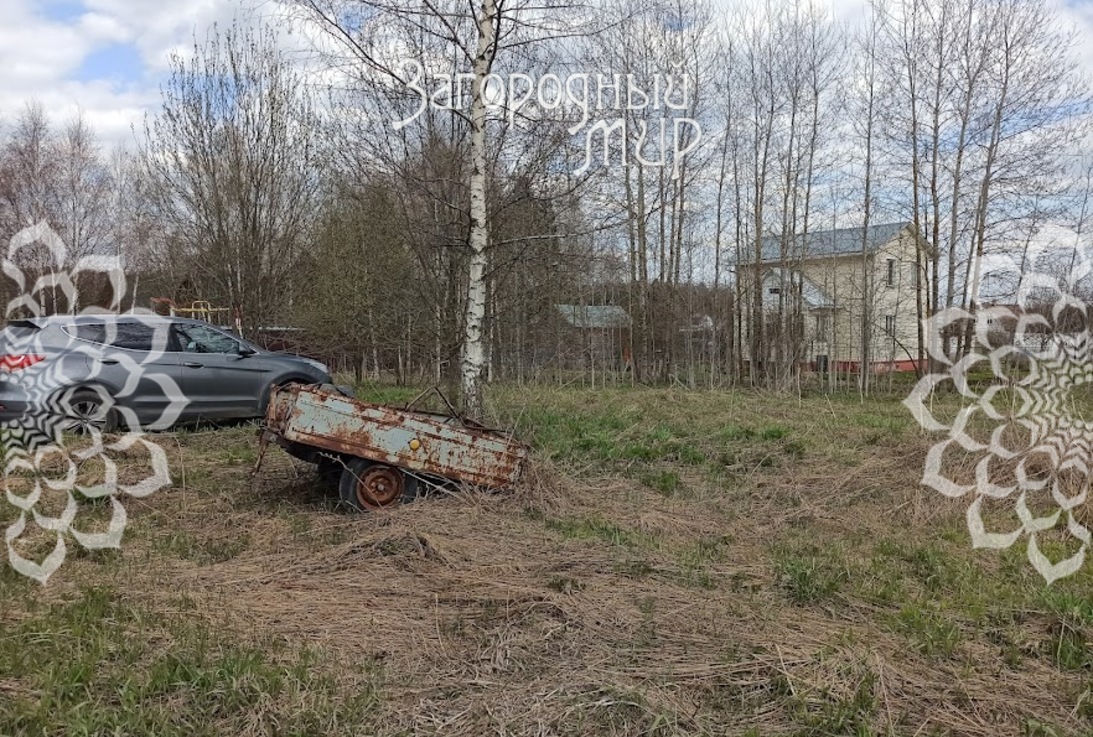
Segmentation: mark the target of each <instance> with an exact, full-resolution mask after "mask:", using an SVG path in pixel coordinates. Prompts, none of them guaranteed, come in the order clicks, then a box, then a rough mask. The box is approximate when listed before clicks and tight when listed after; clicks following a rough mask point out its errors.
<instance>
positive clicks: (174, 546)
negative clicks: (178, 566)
mask: <svg viewBox="0 0 1093 737" xmlns="http://www.w3.org/2000/svg"><path fill="white" fill-rule="evenodd" d="M250 542H251V541H250V535H249V534H247V533H246V532H243V531H241V532H238V533H236V534H233V535H230V536H219V537H208V538H202V537H199V536H198V535H196V534H194V533H192V532H189V531H187V530H168V531H164V532H163V533H162V534H161V535H159V536H158V537H157V538H156V539H155V542H154V544H155V547H156V549H157V550H159V551H160V552H163V553H166V554H168V555H173V556H175V557H177V558H181V559H183V560H190V561H193V562H195V563H198V564H200V565H207V564H211V563H223V562H224V561H227V560H231V559H232V558H235V557H236V556H238V555H239V554H240V553H242V552H243V551H244V550H246V549H247V548H248V547H250Z"/></svg>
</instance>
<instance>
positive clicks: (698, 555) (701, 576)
mask: <svg viewBox="0 0 1093 737" xmlns="http://www.w3.org/2000/svg"><path fill="white" fill-rule="evenodd" d="M728 544H729V536H728V535H722V536H720V537H709V538H699V539H697V540H695V541H694V542H693V543H691V544H689V545H687V546H685V547H683V548H682V549H681V550H679V551H678V552H677V553H676V557H677V559H678V561H679V569H680V577H679V578H680V582H681V583H683V584H684V585H685V586H693V587H696V588H702V589H713V588H716V586H717V582H716V580H715V579H714V577H713V575H712V574H711V573H710V570H709V567H710V564H711V563H715V562H718V561H721V560H724V558H725V552H726V551H725V548H726V547H727V546H728Z"/></svg>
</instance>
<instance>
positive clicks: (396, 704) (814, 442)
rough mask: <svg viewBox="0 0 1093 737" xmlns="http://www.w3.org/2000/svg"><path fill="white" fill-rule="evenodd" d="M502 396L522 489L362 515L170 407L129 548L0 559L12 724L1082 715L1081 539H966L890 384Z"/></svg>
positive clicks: (1091, 689) (6, 708)
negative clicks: (1043, 552)
mask: <svg viewBox="0 0 1093 737" xmlns="http://www.w3.org/2000/svg"><path fill="white" fill-rule="evenodd" d="M365 393H366V394H369V395H370V396H371V397H373V398H377V399H383V400H386V401H398V400H404V399H407V398H409V397H411V396H413V394H414V393H415V392H413V391H411V390H405V391H404V390H392V389H383V388H375V387H370V388H366V392H365ZM489 403H490V407H491V412H492V414H493V417H494V419H495V420H496V421H497V422H498V423H500V424H503V425H505V426H508V427H512V428H515V430H516V432H517V433H518V435H520V436H521V437H523V438H524V439H526V440H528V441H529V442H530V443H531V444H532V446H533V448H534V452H533V461H532V463H531V465H530V468H529V470H528V473H527V475H526V478H525V481H524V482H523V483H522V484H521V486H520V488H518V489H516V490H514V491H512V492H509V493H504V494H497V495H491V494H484V493H477V492H465V493H460V494H446V495H440V496H434V497H432V498H429V499H425V500H421V501H418V502H416V503H414V504H410V505H405V506H403V507H399V508H395V509H391V510H386V511H383V512H381V513H376V514H371V515H359V516H350V515H347V514H344V513H342V512H340V511H339V510H338V509H337V507H336V505H335V503H334V500H333V499H332V498H331V497H330V496H328V495H327V493H326V492H325V490H324V488H323V487H322V485H321V484H320V482H319V481H318V479H317V478H316V477H315V476H314V472H313V470H312V469H311V467H309V466H306V465H304V464H301V463H298V462H294V461H292V460H291V459H290V458H288V457H287V456H286V455H284V454H283V453H281V452H280V451H279V450H278V449H276V448H273V449H271V450H270V451H269V453H268V456H267V458H266V460H265V464H264V465H263V469H262V471H261V473H260V474H259V475H258V476H257V477H255V478H253V479H252V478H250V476H249V471H250V469H251V466H252V465H253V462H254V460H255V457H256V453H257V438H256V435H255V430H254V428H253V427H249V426H243V427H235V428H229V429H221V430H189V431H180V432H177V433H171V434H163V435H158V436H155V440H156V441H157V442H158V443H159V444H160V445H161V446H162V447H163V448H164V449H165V450H166V452H167V456H168V459H169V463H170V469H171V475H172V480H173V485H172V486H171V487H170V488H167V489H163V490H161V491H158V492H157V493H155V494H152V495H150V496H147V497H144V498H140V499H136V498H127V499H125V502H126V508H127V510H128V514H129V519H128V527H127V529H126V533H125V538H124V541H123V544H122V548H121V550H120V551H119V550H111V551H98V552H88V551H84V550H82V549H80V548H79V547H78V546H77V545H75V543H70V545H69V553H68V559H67V561H66V562H65V564H64V565H63V566H62V567H61V569H60V570H59V571H58V572H57V573H56V574H55V575H54V576H53V578H52V579H50V581H49V583H48V584H47V585H45V586H41V585H39V584H37V583H36V582H34V581H31V580H29V579H26V578H24V577H22V576H20V575H17V574H16V573H14V572H13V571H12V570H11V569H10V568H8V567H6V566H5V567H3V568H0V602H2V607H0V734H3V735H8V734H17V735H23V734H25V735H103V734H110V735H113V734H119V735H152V734H155V735H176V734H177V735H225V734H232V735H267V734H268V735H368V734H380V735H428V734H437V735H449V734H454V735H468V736H475V737H477V736H478V735H491V734H497V735H503V734H535V735H555V734H556V735H586V734H605V735H684V734H687V735H691V734H694V735H749V736H752V737H755V736H758V735H764V736H765V735H800V736H805V735H810V736H817V737H818V736H821V735H983V736H984V737H986V736H994V735H1025V736H1029V737H1031V736H1038V737H1051V736H1061V735H1090V734H1093V641H1091V634H1093V588H1091V584H1093V574H1091V573H1090V570H1089V566H1086V567H1085V568H1083V570H1082V571H1081V572H1079V573H1078V574H1077V575H1075V576H1073V577H1070V578H1067V579H1064V580H1061V581H1058V582H1056V583H1055V584H1053V585H1051V586H1050V587H1049V586H1045V585H1044V583H1043V580H1042V579H1041V578H1040V577H1039V575H1038V574H1037V573H1035V572H1034V571H1033V570H1032V568H1031V567H1030V566H1029V564H1028V562H1027V560H1026V559H1025V553H1024V549H1023V546H1019V547H1015V548H1013V549H1010V550H1007V551H1004V552H989V551H974V550H972V549H971V546H970V543H969V540H968V533H967V530H966V527H965V518H964V506H965V505H964V504H961V503H960V502H959V501H952V500H948V499H946V498H944V497H942V496H941V495H939V494H937V493H936V492H934V491H932V490H930V489H926V488H924V487H921V486H920V485H919V480H920V478H921V475H922V467H923V462H924V459H925V456H926V451H927V449H928V448H929V447H930V445H931V444H932V443H933V442H935V441H936V439H937V438H935V437H931V436H928V435H926V434H924V433H923V432H921V431H920V430H919V429H918V426H917V425H916V424H915V423H914V421H913V419H912V418H911V417H910V415H909V413H908V412H907V410H906V409H905V408H903V407H902V406H901V405H900V404H899V403H898V402H897V401H896V400H890V399H875V400H866V401H864V402H862V401H859V400H858V399H857V398H856V397H833V398H827V397H823V396H814V397H806V398H804V399H798V398H796V397H776V396H765V395H758V394H751V393H745V392H720V393H709V392H686V391H672V390H665V389H617V390H603V391H591V390H581V389H565V390H563V389H526V388H516V387H501V388H495V389H493V391H492V393H491V394H490V397H489ZM144 460H145V456H144V455H143V454H142V451H141V450H140V449H139V448H136V447H134V448H132V449H130V450H129V451H126V452H124V453H122V454H121V457H120V458H119V459H118V461H119V469H120V471H119V473H120V474H121V476H122V477H123V478H124V477H125V475H126V474H129V473H131V474H137V471H136V470H133V469H136V468H138V467H140V466H141V465H142V462H143V461H144ZM95 463H96V462H88V463H87V464H84V465H83V466H81V467H80V468H79V469H76V472H77V473H78V474H82V475H86V476H87V477H88V478H91V477H93V476H94V475H95V473H101V472H102V471H103V470H104V468H105V467H104V466H102V467H96V466H95ZM133 478H136V476H135V475H134V476H133ZM23 481H24V482H27V480H26V479H23ZM28 483H29V482H28ZM25 491H26V490H25V489H24V490H22V491H20V493H24V492H25ZM57 496H58V495H57V494H55V493H54V494H53V496H52V497H51V495H50V492H49V491H48V490H46V493H45V497H44V498H43V501H41V502H39V508H40V509H42V510H43V511H45V510H50V511H52V512H53V513H57V514H59V513H60V510H61V509H62V508H63V507H64V503H63V499H62V498H53V497H57ZM50 505H53V506H52V507H51V506H50ZM0 509H3V510H4V512H3V515H2V517H3V518H0V524H2V525H3V526H5V527H6V526H7V525H8V524H10V522H11V521H12V520H13V519H14V507H12V506H10V505H0ZM109 514H110V507H109V505H108V504H105V503H103V502H102V501H99V502H84V503H83V504H81V508H80V515H81V516H80V520H81V522H80V524H81V525H86V527H84V529H88V528H93V527H95V526H96V525H98V527H97V528H95V529H101V528H102V527H103V525H105V520H106V519H107V518H108V517H109ZM85 519H86V520H89V521H87V522H83V521H82V520H85ZM52 544H53V543H52V538H48V537H46V538H43V537H39V538H34V537H33V536H32V537H30V538H28V539H27V541H23V540H22V539H20V540H19V541H18V542H17V546H22V547H20V548H19V549H21V550H25V552H26V553H27V554H28V555H29V554H37V555H39V556H40V555H41V554H42V553H43V552H48V549H49V548H51V547H52ZM1049 545H1050V543H1049ZM1059 545H1060V546H1061V545H1062V542H1061V541H1060V542H1059ZM43 546H45V547H43Z"/></svg>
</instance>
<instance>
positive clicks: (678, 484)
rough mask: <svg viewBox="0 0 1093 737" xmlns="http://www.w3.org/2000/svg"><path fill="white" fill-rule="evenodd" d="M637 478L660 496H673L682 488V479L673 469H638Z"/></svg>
mask: <svg viewBox="0 0 1093 737" xmlns="http://www.w3.org/2000/svg"><path fill="white" fill-rule="evenodd" d="M638 480H639V481H641V483H643V484H645V485H646V486H648V487H649V488H650V489H652V490H653V491H655V492H657V493H658V494H661V495H662V496H674V495H675V494H676V492H678V491H679V490H680V489H681V488H683V481H682V479H680V478H679V474H678V473H676V472H675V471H668V470H663V469H662V470H657V471H640V472H638Z"/></svg>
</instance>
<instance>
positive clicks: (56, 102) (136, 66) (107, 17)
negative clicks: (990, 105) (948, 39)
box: [0, 0, 1093, 147]
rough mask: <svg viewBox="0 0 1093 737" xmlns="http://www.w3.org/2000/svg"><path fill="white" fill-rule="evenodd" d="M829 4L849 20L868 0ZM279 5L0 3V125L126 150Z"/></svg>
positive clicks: (232, 1)
mask: <svg viewBox="0 0 1093 737" xmlns="http://www.w3.org/2000/svg"><path fill="white" fill-rule="evenodd" d="M748 1H750V0H715V2H718V3H731V2H748ZM822 1H825V0H821V2H822ZM1052 1H1053V2H1058V3H1059V9H1060V12H1061V15H1062V18H1063V19H1064V22H1066V23H1068V24H1071V25H1072V26H1073V27H1074V28H1076V29H1077V30H1078V31H1079V33H1081V34H1082V38H1083V41H1082V43H1081V44H1080V46H1079V48H1078V53H1079V55H1080V57H1081V59H1082V61H1083V65H1084V66H1085V68H1086V69H1087V70H1088V72H1089V74H1090V77H1091V78H1093V0H1070V1H1069V2H1067V0H1052ZM826 2H828V3H830V7H831V9H832V12H833V14H834V15H835V17H836V18H838V19H841V20H844V21H848V22H850V23H853V22H854V21H855V20H858V19H860V18H862V17H863V14H864V8H865V2H866V0H826ZM276 8H277V6H276V2H275V0H0V125H4V124H6V123H10V122H11V121H12V120H13V119H14V118H15V117H16V116H18V114H19V113H20V111H21V110H22V109H24V107H25V105H26V104H27V103H28V102H29V101H31V100H34V101H37V102H38V103H40V104H41V105H42V106H43V108H44V109H45V111H46V112H47V114H49V116H50V117H51V119H52V120H53V121H54V122H55V124H60V123H62V122H63V121H64V120H66V119H69V118H71V117H72V116H73V115H75V114H76V113H77V111H81V112H82V113H83V115H84V117H85V119H86V120H87V121H88V122H89V123H90V124H91V126H92V127H93V129H94V130H95V131H96V133H97V134H98V136H99V137H100V139H101V140H102V142H103V143H104V144H105V145H106V146H107V147H111V146H114V145H123V146H130V145H132V143H133V142H134V140H135V139H134V132H133V129H134V127H135V128H136V129H137V131H138V133H139V130H140V128H141V120H142V119H143V116H144V114H145V112H146V111H154V110H155V108H156V106H157V105H158V102H159V84H160V82H161V81H162V80H163V78H164V76H165V73H166V70H167V65H168V59H169V57H170V54H171V52H172V51H182V52H186V51H187V49H188V48H189V47H190V46H191V45H192V42H193V38H194V35H195V33H196V34H197V36H198V37H199V38H203V37H204V34H205V33H206V31H207V29H208V28H209V27H210V26H211V25H212V24H213V23H221V24H223V25H227V24H230V23H231V22H232V20H233V18H236V17H254V16H255V15H257V16H262V15H266V16H269V15H271V14H272V13H275V12H276ZM289 43H291V41H290V42H289Z"/></svg>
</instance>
